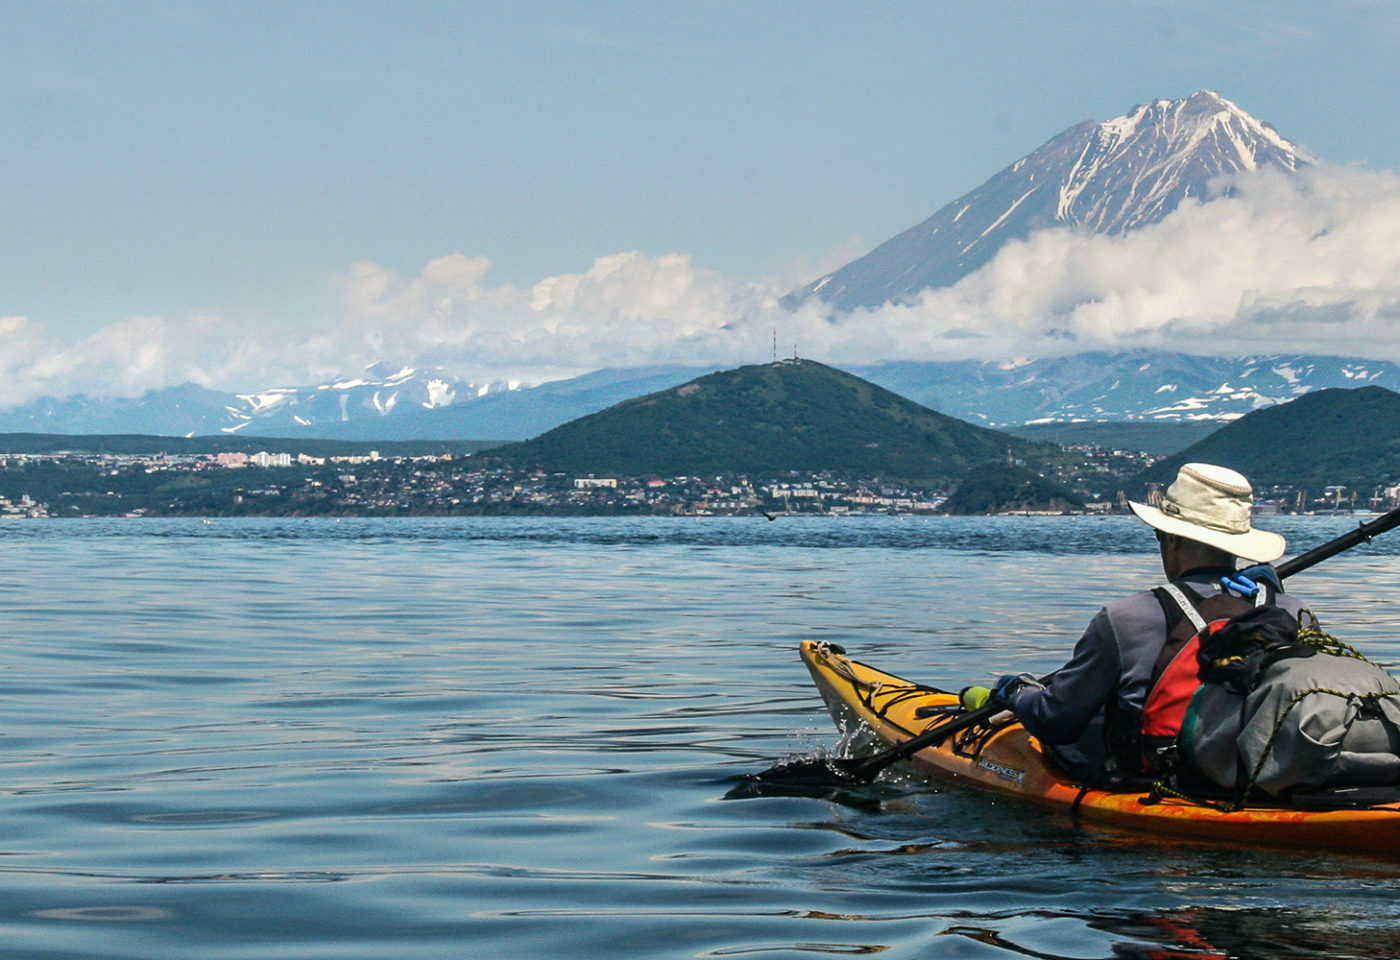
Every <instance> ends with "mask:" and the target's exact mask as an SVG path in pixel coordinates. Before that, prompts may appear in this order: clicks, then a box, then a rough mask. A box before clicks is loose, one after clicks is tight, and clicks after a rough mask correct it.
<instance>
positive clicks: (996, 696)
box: [990, 673, 1041, 707]
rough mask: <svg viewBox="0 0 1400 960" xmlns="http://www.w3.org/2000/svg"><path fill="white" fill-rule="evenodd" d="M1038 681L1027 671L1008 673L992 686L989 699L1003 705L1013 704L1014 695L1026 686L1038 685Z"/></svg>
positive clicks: (1009, 705)
mask: <svg viewBox="0 0 1400 960" xmlns="http://www.w3.org/2000/svg"><path fill="white" fill-rule="evenodd" d="M1040 685H1041V684H1040V681H1039V680H1037V679H1036V678H1035V677H1033V676H1031V675H1030V674H1029V673H1008V674H1006V675H1005V676H1003V677H1002V678H1001V679H1000V680H998V681H997V682H996V685H995V686H993V687H992V695H991V698H990V699H991V701H992V702H995V703H999V704H1001V705H1002V706H1004V707H1011V706H1014V705H1015V703H1016V697H1017V695H1018V694H1020V692H1021V691H1022V690H1024V689H1026V687H1038V686H1040Z"/></svg>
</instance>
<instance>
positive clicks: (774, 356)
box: [773, 327, 778, 365]
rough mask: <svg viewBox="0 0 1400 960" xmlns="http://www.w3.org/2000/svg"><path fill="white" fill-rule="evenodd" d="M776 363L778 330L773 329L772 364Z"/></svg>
mask: <svg viewBox="0 0 1400 960" xmlns="http://www.w3.org/2000/svg"><path fill="white" fill-rule="evenodd" d="M777 362H778V328H777V327H774V328H773V363H774V364H775V365H776V364H777Z"/></svg>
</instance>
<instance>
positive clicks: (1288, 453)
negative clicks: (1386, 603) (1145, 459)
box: [1139, 387, 1400, 490]
mask: <svg viewBox="0 0 1400 960" xmlns="http://www.w3.org/2000/svg"><path fill="white" fill-rule="evenodd" d="M1192 461H1198V462H1205V463H1218V464H1221V465H1222V466H1227V467H1233V468H1234V469H1236V470H1238V471H1240V472H1241V473H1243V474H1244V475H1245V476H1247V477H1249V479H1250V481H1251V482H1252V483H1253V484H1254V488H1255V489H1256V490H1261V489H1265V488H1268V487H1271V486H1285V487H1303V488H1311V489H1314V490H1318V489H1321V488H1322V487H1323V486H1324V485H1327V484H1342V485H1345V486H1349V487H1353V488H1365V487H1368V486H1372V485H1375V484H1381V483H1393V482H1394V481H1395V480H1397V479H1400V394H1397V393H1394V392H1392V391H1390V390H1386V389H1385V388H1383V387H1362V388H1360V389H1358V390H1335V389H1334V390H1318V391H1316V392H1314V393H1309V394H1305V395H1304V396H1301V397H1299V398H1298V399H1297V400H1294V401H1292V402H1291V403H1285V404H1281V405H1279V406H1276V407H1268V408H1266V409H1263V410H1256V411H1255V412H1254V413H1251V414H1248V415H1246V416H1244V417H1241V418H1240V419H1238V420H1236V421H1235V422H1234V423H1231V424H1229V425H1228V426H1225V427H1222V428H1221V429H1219V430H1217V431H1216V432H1215V433H1212V434H1211V435H1210V436H1208V437H1206V438H1205V439H1204V440H1201V441H1200V442H1198V443H1194V444H1192V445H1191V446H1189V447H1187V448H1186V449H1185V450H1182V451H1181V452H1179V453H1177V454H1176V455H1175V456H1172V457H1169V458H1168V459H1166V460H1162V461H1159V462H1158V463H1157V464H1155V465H1154V466H1153V467H1152V468H1151V469H1150V470H1147V471H1146V472H1144V473H1143V474H1142V475H1141V476H1140V477H1139V480H1141V481H1143V482H1144V483H1146V482H1158V483H1169V482H1170V481H1171V480H1172V479H1173V478H1174V477H1175V476H1176V471H1177V469H1178V468H1179V467H1180V466H1181V465H1182V464H1183V463H1189V462H1192Z"/></svg>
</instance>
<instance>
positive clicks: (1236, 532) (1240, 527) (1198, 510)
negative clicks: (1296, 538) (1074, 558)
mask: <svg viewBox="0 0 1400 960" xmlns="http://www.w3.org/2000/svg"><path fill="white" fill-rule="evenodd" d="M1128 506H1130V507H1132V509H1133V513H1135V514H1137V515H1138V517H1139V518H1140V519H1142V520H1143V521H1144V522H1145V523H1147V524H1148V525H1150V526H1152V527H1155V528H1156V529H1158V530H1161V531H1162V532H1163V533H1170V534H1173V535H1175V536H1178V537H1185V538H1186V539H1188V540H1195V541H1197V542H1198V543H1204V544H1207V545H1209V546H1212V547H1217V548H1219V549H1221V550H1224V551H1226V552H1227V553H1230V554H1233V555H1234V556H1236V557H1242V558H1244V559H1245V560H1251V561H1253V562H1254V563H1268V562H1270V561H1273V560H1277V559H1278V558H1279V557H1281V556H1283V551H1284V550H1285V549H1286V548H1287V546H1288V542H1287V541H1286V540H1284V538H1283V537H1282V536H1280V535H1279V534H1277V533H1273V532H1271V531H1269V530H1256V529H1254V528H1253V527H1252V526H1250V522H1249V518H1250V511H1251V510H1252V509H1253V507H1254V488H1253V487H1251V486H1250V485H1249V481H1248V480H1246V479H1245V478H1244V476H1243V475H1242V474H1240V473H1237V472H1236V471H1234V470H1231V469H1230V468H1229V467H1217V466H1215V465H1214V464H1210V463H1188V464H1186V466H1184V467H1182V468H1181V470H1180V471H1179V472H1178V473H1177V475H1176V480H1175V482H1173V483H1172V485H1171V486H1170V487H1167V492H1166V495H1165V496H1164V497H1163V499H1162V506H1161V507H1160V508H1158V507H1151V506H1148V505H1147V504H1145V503H1130V504H1128Z"/></svg>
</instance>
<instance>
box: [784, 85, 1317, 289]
mask: <svg viewBox="0 0 1400 960" xmlns="http://www.w3.org/2000/svg"><path fill="white" fill-rule="evenodd" d="M1310 162H1311V158H1310V157H1309V156H1308V155H1307V154H1305V153H1304V152H1303V151H1302V150H1301V149H1299V148H1298V147H1297V146H1295V145H1294V144H1292V143H1290V142H1289V141H1288V140H1286V139H1284V138H1283V137H1282V136H1280V135H1279V134H1278V133H1277V132H1276V131H1275V130H1274V128H1273V127H1271V126H1269V125H1268V124H1267V123H1263V122H1261V121H1259V120H1256V119H1255V118H1254V117H1252V116H1250V115H1249V114H1248V113H1246V112H1245V111H1243V110H1241V109H1240V108H1239V107H1238V106H1236V105H1235V104H1233V103H1231V102H1230V101H1229V100H1226V99H1225V98H1224V97H1222V96H1220V95H1219V94H1217V93H1213V92H1211V91H1202V92H1200V93H1196V94H1193V95H1192V96H1190V97H1187V98H1186V99H1184V100H1157V101H1154V102H1152V103H1147V104H1143V105H1141V106H1138V107H1136V108H1134V109H1133V110H1131V111H1130V112H1129V113H1127V114H1125V115H1124V116H1121V117H1118V118H1116V119H1113V120H1109V121H1107V122H1105V123H1096V122H1094V121H1092V120H1086V121H1084V122H1083V123H1080V124H1078V125H1076V126H1073V127H1071V128H1070V129H1068V130H1066V131H1065V132H1064V133H1062V134H1060V135H1059V136H1057V137H1055V138H1053V139H1052V140H1050V141H1049V142H1047V143H1046V144H1045V145H1044V146H1042V147H1040V149H1038V150H1036V151H1035V152H1034V153H1031V154H1030V155H1029V156H1027V157H1024V158H1022V159H1021V160H1018V161H1016V162H1015V163H1014V164H1012V165H1011V166H1009V167H1007V168H1006V169H1005V170H1003V171H1001V172H1000V173H998V174H997V175H996V176H994V177H992V178H991V179H990V180H988V181H987V182H986V183H984V184H983V185H982V186H980V187H978V188H977V189H976V190H973V191H972V192H971V193H969V194H967V195H966V196H963V197H960V198H959V199H957V200H954V201H953V202H952V203H950V204H948V205H947V206H945V207H943V208H942V209H941V210H939V211H938V212H937V213H935V214H934V215H933V216H931V217H929V218H928V219H927V220H925V221H924V222H923V223H921V224H919V225H918V226H916V227H913V228H912V229H910V230H907V231H905V232H904V233H901V234H899V235H898V236H896V237H894V238H893V239H891V240H888V241H886V242H885V243H883V244H881V245H880V246H878V247H876V248H875V249H874V250H873V251H871V252H870V253H869V254H867V255H866V256H864V257H862V258H860V259H859V260H855V261H852V262H851V263H848V264H846V265H845V266H844V267H842V268H840V269H839V270H837V271H835V272H834V273H830V274H828V275H827V276H825V277H822V278H820V279H818V280H816V281H814V282H812V283H811V284H809V285H808V286H806V287H804V288H803V289H801V290H799V291H797V292H795V293H793V294H791V295H790V296H789V297H788V298H787V299H786V300H785V303H786V304H787V305H788V306H789V307H792V306H796V305H797V304H800V303H802V302H804V301H806V300H808V299H811V298H812V297H817V298H819V299H821V300H823V301H825V302H827V303H830V304H832V305H833V306H835V307H838V308H840V309H843V310H850V309H853V308H856V307H877V306H879V305H881V304H883V303H886V302H888V301H891V300H893V301H896V302H898V301H903V300H908V299H911V298H913V297H914V296H915V295H917V294H918V292H919V291H920V290H924V289H926V288H929V287H943V286H949V285H951V284H953V283H956V282H957V281H958V280H960V279H962V278H963V277H964V276H966V275H967V274H969V273H971V272H972V271H974V270H976V269H978V268H979V267H981V266H983V265H985V264H986V263H987V262H988V261H989V260H991V259H992V257H993V256H995V255H996V252H997V251H998V250H999V249H1001V247H1002V245H1003V244H1005V243H1007V242H1008V241H1010V240H1016V239H1023V238H1025V237H1027V236H1029V235H1030V234H1031V233H1033V232H1034V231H1036V230H1040V229H1045V228H1048V227H1070V228H1078V229H1084V230H1090V231H1093V232H1095V233H1108V234H1113V233H1121V232H1123V231H1125V230H1133V229H1136V228H1138V227H1142V226H1146V225H1148V224H1151V223H1156V222H1157V221H1159V220H1161V219H1162V218H1163V217H1165V216H1166V215H1167V214H1169V213H1171V212H1172V211H1173V210H1175V209H1176V208H1177V207H1178V206H1179V205H1180V204H1181V202H1182V201H1183V200H1184V199H1186V198H1188V197H1192V198H1196V199H1199V200H1207V199H1209V198H1210V197H1212V196H1213V195H1215V193H1216V192H1218V191H1219V190H1220V189H1221V183H1220V179H1221V178H1222V177H1225V176H1228V175H1231V174H1239V173H1245V172H1249V171H1253V170H1258V169H1260V168H1263V167H1273V168H1278V169H1282V170H1286V171H1295V170H1297V169H1298V168H1299V167H1301V166H1304V165H1307V164H1308V163H1310Z"/></svg>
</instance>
